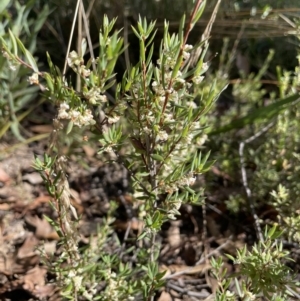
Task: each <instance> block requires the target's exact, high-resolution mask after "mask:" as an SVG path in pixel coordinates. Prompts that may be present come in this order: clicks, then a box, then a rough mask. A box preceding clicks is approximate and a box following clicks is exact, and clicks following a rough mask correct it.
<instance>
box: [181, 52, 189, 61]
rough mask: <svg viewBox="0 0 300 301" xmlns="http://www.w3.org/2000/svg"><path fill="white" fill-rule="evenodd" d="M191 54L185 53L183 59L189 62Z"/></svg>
mask: <svg viewBox="0 0 300 301" xmlns="http://www.w3.org/2000/svg"><path fill="white" fill-rule="evenodd" d="M190 56H191V54H190V53H189V52H186V51H183V52H182V57H183V59H184V60H188V59H189V58H190Z"/></svg>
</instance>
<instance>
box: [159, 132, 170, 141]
mask: <svg viewBox="0 0 300 301" xmlns="http://www.w3.org/2000/svg"><path fill="white" fill-rule="evenodd" d="M157 137H158V139H159V140H168V137H169V135H168V133H167V132H166V131H159V132H158V133H157Z"/></svg>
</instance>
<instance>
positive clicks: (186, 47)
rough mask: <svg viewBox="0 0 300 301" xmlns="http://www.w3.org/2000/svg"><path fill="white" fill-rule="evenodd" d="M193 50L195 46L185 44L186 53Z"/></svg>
mask: <svg viewBox="0 0 300 301" xmlns="http://www.w3.org/2000/svg"><path fill="white" fill-rule="evenodd" d="M192 49H193V45H189V44H185V45H184V51H190V50H192Z"/></svg>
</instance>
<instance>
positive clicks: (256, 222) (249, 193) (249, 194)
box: [239, 122, 274, 241]
mask: <svg viewBox="0 0 300 301" xmlns="http://www.w3.org/2000/svg"><path fill="white" fill-rule="evenodd" d="M273 125H274V122H271V123H269V124H268V125H267V126H265V127H264V128H262V129H261V130H260V131H259V132H257V133H256V134H254V135H253V136H251V137H249V138H248V139H246V140H244V141H242V142H241V143H240V146H239V155H240V164H241V174H242V182H243V186H244V189H245V192H246V195H247V199H248V202H249V206H250V210H251V213H252V216H253V219H254V225H255V230H256V235H257V237H258V238H259V240H261V241H264V236H263V233H262V230H261V227H260V224H259V218H258V216H257V213H256V210H255V206H254V202H253V199H252V191H251V189H250V187H249V185H248V179H247V172H246V167H245V157H244V148H245V145H246V144H248V143H250V142H252V141H254V140H255V139H256V138H258V137H260V136H261V135H262V134H264V133H265V132H267V131H268V130H269V129H270V128H271V127H272V126H273Z"/></svg>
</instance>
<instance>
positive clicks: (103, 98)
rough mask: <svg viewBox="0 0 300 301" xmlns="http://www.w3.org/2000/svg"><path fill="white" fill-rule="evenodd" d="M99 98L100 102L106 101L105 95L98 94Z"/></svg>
mask: <svg viewBox="0 0 300 301" xmlns="http://www.w3.org/2000/svg"><path fill="white" fill-rule="evenodd" d="M99 100H100V101H101V102H107V97H106V95H103V94H100V96H99Z"/></svg>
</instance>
